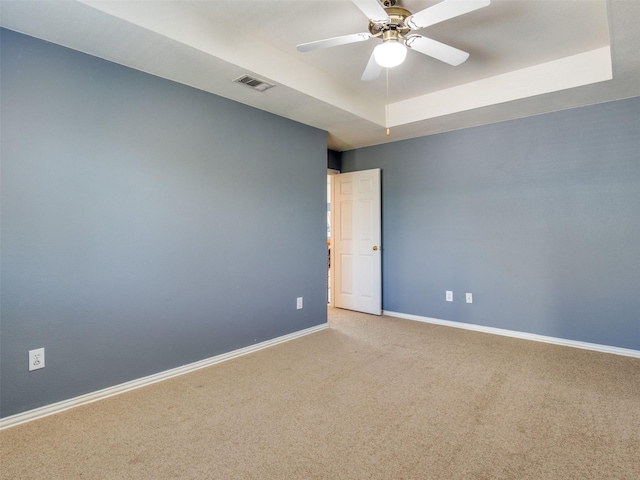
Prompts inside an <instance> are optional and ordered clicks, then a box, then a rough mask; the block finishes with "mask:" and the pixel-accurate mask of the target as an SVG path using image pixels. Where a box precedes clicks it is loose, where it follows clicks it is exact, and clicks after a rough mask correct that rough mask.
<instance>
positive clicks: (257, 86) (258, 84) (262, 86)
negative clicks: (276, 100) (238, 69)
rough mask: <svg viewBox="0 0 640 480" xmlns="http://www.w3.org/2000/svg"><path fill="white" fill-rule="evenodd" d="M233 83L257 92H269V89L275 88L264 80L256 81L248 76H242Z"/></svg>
mask: <svg viewBox="0 0 640 480" xmlns="http://www.w3.org/2000/svg"><path fill="white" fill-rule="evenodd" d="M234 82H237V83H242V84H244V85H246V86H247V87H251V88H253V89H254V90H258V91H259V92H264V91H265V90H269V89H270V88H271V87H275V85H274V84H272V83H269V82H265V81H264V80H258V79H257V78H253V77H250V76H249V75H242V76H241V77H240V78H236V79H235V80H234Z"/></svg>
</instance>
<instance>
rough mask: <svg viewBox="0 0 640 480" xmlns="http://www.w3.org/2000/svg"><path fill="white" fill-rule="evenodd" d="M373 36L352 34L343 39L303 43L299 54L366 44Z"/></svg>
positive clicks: (326, 39)
mask: <svg viewBox="0 0 640 480" xmlns="http://www.w3.org/2000/svg"><path fill="white" fill-rule="evenodd" d="M370 38H371V34H370V33H369V32H362V33H352V34H350V35H342V36H341V37H333V38H325V39H324V40H316V41H315V42H309V43H301V44H300V45H298V46H297V47H296V48H297V49H298V51H299V52H310V51H311V50H319V49H321V48H329V47H337V46H338V45H347V44H348V43H356V42H364V41H365V40H369V39H370Z"/></svg>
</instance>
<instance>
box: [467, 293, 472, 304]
mask: <svg viewBox="0 0 640 480" xmlns="http://www.w3.org/2000/svg"><path fill="white" fill-rule="evenodd" d="M466 299H467V303H473V295H472V294H471V293H467V294H466Z"/></svg>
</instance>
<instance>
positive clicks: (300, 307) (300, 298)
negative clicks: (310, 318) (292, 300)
mask: <svg viewBox="0 0 640 480" xmlns="http://www.w3.org/2000/svg"><path fill="white" fill-rule="evenodd" d="M296 308H297V309H298V310H302V297H298V300H297V303H296Z"/></svg>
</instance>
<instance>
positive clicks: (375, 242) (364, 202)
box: [331, 169, 382, 315]
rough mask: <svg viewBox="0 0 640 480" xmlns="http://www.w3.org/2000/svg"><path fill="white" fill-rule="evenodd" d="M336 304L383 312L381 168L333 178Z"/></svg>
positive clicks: (333, 247) (334, 292)
mask: <svg viewBox="0 0 640 480" xmlns="http://www.w3.org/2000/svg"><path fill="white" fill-rule="evenodd" d="M332 180H333V202H332V203H331V211H332V213H333V222H332V230H333V231H332V262H334V265H335V270H334V276H333V278H334V289H333V297H334V298H333V300H334V306H336V307H338V308H346V309H348V310H356V311H359V312H365V313H371V314H374V315H381V314H382V246H381V240H382V230H381V209H380V169H373V170H363V171H360V172H350V173H342V174H340V175H335V176H334V177H333V179H332Z"/></svg>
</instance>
